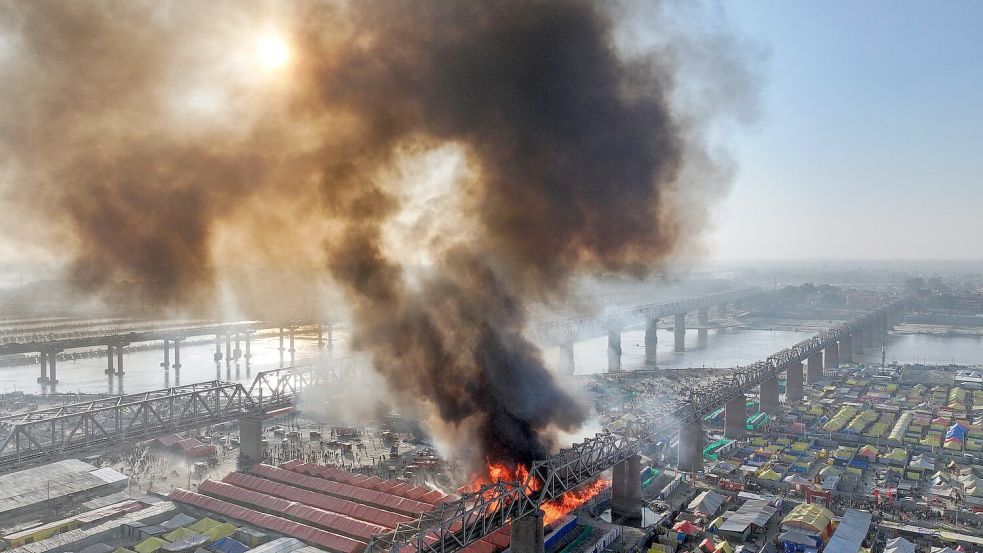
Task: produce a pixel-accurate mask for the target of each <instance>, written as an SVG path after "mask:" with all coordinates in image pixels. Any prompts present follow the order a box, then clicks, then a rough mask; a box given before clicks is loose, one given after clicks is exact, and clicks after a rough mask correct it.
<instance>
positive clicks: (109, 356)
mask: <svg viewBox="0 0 983 553" xmlns="http://www.w3.org/2000/svg"><path fill="white" fill-rule="evenodd" d="M113 355H114V354H113V345H112V344H108V345H107V346H106V374H108V375H110V376H112V375H114V374H116V367H114V366H113Z"/></svg>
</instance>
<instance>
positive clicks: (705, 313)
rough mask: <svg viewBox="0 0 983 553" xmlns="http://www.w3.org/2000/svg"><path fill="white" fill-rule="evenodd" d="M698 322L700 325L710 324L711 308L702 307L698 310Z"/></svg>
mask: <svg viewBox="0 0 983 553" xmlns="http://www.w3.org/2000/svg"><path fill="white" fill-rule="evenodd" d="M696 322H697V323H699V325H700V326H706V325H708V324H710V310H709V309H700V310H699V311H697V312H696Z"/></svg>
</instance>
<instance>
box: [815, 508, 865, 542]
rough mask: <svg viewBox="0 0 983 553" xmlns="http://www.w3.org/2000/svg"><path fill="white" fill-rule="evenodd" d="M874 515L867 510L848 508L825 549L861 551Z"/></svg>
mask: <svg viewBox="0 0 983 553" xmlns="http://www.w3.org/2000/svg"><path fill="white" fill-rule="evenodd" d="M872 518H873V516H872V515H871V514H870V513H868V512H867V511H858V510H856V509H847V510H846V512H844V513H843V520H841V521H840V524H839V525H838V526H837V527H836V531H835V532H833V537H831V538H830V539H829V543H828V544H826V549H825V551H828V552H829V553H855V552H856V551H860V546H861V545H863V541H864V538H865V537H867V531H868V530H870V521H871V519H872Z"/></svg>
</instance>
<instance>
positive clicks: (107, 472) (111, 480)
mask: <svg viewBox="0 0 983 553" xmlns="http://www.w3.org/2000/svg"><path fill="white" fill-rule="evenodd" d="M89 474H91V475H92V476H95V477H96V478H99V479H101V480H102V481H103V482H105V483H107V484H116V483H117V482H126V481H127V480H129V479H130V477H129V476H127V475H125V474H123V473H121V472H119V471H117V470H113V469H111V468H109V467H103V468H100V469H96V470H93V471H90V472H89Z"/></svg>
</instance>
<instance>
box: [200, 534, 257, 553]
mask: <svg viewBox="0 0 983 553" xmlns="http://www.w3.org/2000/svg"><path fill="white" fill-rule="evenodd" d="M247 549H249V548H248V547H246V546H245V545H243V544H242V542H239V541H236V540H234V539H232V538H230V537H228V536H226V537H224V538H222V539H220V540H218V541H217V542H215V543H213V544H212V545H210V546H209V547H208V550H209V551H214V552H215V553H244V552H245V551H246V550H247Z"/></svg>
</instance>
